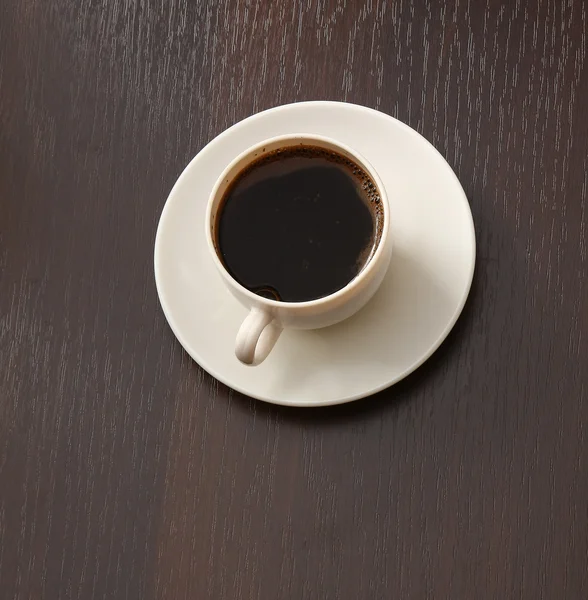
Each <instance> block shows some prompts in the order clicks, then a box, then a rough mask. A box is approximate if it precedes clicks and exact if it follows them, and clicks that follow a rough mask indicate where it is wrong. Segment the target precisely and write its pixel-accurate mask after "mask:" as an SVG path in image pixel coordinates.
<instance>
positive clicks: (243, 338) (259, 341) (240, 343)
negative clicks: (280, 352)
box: [235, 308, 282, 365]
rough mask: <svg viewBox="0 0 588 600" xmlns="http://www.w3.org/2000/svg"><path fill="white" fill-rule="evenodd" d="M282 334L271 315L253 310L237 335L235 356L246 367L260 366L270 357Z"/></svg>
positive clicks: (258, 309)
mask: <svg viewBox="0 0 588 600" xmlns="http://www.w3.org/2000/svg"><path fill="white" fill-rule="evenodd" d="M281 333H282V328H281V327H280V326H279V325H277V324H276V322H275V321H274V318H273V317H272V315H271V314H270V313H268V312H267V311H265V310H262V309H260V308H252V309H251V312H250V313H249V314H248V315H247V316H246V317H245V320H244V321H243V323H242V325H241V328H240V329H239V333H237V341H236V343H235V355H236V356H237V358H238V359H239V360H240V361H241V362H242V363H243V364H245V365H258V364H259V363H261V362H263V361H264V360H265V359H266V358H267V357H268V354H269V353H270V352H271V350H272V348H273V347H274V344H275V343H276V342H277V340H278V338H279V337H280V334H281Z"/></svg>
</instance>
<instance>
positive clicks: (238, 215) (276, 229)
mask: <svg viewBox="0 0 588 600" xmlns="http://www.w3.org/2000/svg"><path fill="white" fill-rule="evenodd" d="M382 221H383V213H382V206H381V201H380V197H379V195H378V192H377V189H376V186H375V184H374V182H373V181H372V180H371V178H370V177H369V176H368V175H367V174H366V173H365V171H364V170H363V169H362V168H360V167H359V166H358V165H356V164H355V163H353V162H351V161H349V160H348V159H347V158H345V157H344V156H341V155H340V154H337V153H333V152H330V151H326V150H323V149H321V148H317V147H313V146H296V147H294V148H288V149H283V150H276V151H274V152H272V153H270V154H268V155H265V156H264V157H262V158H260V159H258V160H257V161H254V162H253V163H251V164H250V165H249V166H248V167H247V168H246V169H245V170H244V171H242V172H241V173H240V174H239V175H238V176H237V177H236V179H235V181H234V182H233V183H232V184H231V186H230V188H229V189H228V190H227V192H226V193H225V196H224V198H223V199H222V201H221V203H220V209H219V212H218V216H217V221H216V244H217V250H218V253H219V255H220V257H221V260H222V261H223V263H224V265H225V267H226V269H227V271H228V272H229V273H230V274H231V275H232V277H233V278H234V279H236V280H237V281H238V282H239V283H240V284H241V285H243V286H244V287H246V288H247V289H248V290H251V291H252V292H255V293H256V294H259V295H260V296H265V297H267V298H272V299H275V300H282V301H284V302H304V301H306V300H315V299H317V298H322V297H323V296H327V295H329V294H332V293H333V292H336V291H337V290H340V289H341V288H343V287H345V286H346V285H347V284H348V283H349V282H350V281H351V280H352V279H353V278H354V277H355V276H356V275H357V274H358V273H359V272H360V271H361V270H362V268H363V267H364V265H365V264H366V262H367V261H369V259H370V258H371V255H372V253H373V251H374V250H375V248H376V246H377V244H378V242H379V238H380V234H381V229H382Z"/></svg>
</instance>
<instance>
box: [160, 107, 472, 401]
mask: <svg viewBox="0 0 588 600" xmlns="http://www.w3.org/2000/svg"><path fill="white" fill-rule="evenodd" d="M333 105H336V106H337V108H338V109H343V110H349V111H359V112H363V113H371V114H373V113H376V114H377V115H378V118H383V119H386V120H388V119H390V120H392V121H394V124H395V126H397V127H399V128H400V129H403V130H404V131H405V132H406V133H408V134H409V135H412V136H413V137H414V136H416V137H417V138H418V141H419V142H424V143H425V144H426V146H428V147H429V148H430V149H432V150H434V154H435V155H437V158H440V159H441V160H442V161H443V163H444V164H445V167H446V168H447V169H448V170H449V172H450V173H451V176H452V177H453V179H454V181H455V183H456V184H457V188H458V189H459V191H460V198H461V201H462V202H463V203H464V205H465V208H466V214H467V217H468V218H467V225H468V227H467V229H468V231H467V233H466V231H465V228H464V236H465V235H466V234H469V238H470V239H469V245H470V248H471V260H470V264H469V269H468V273H467V283H466V285H465V287H464V290H463V293H462V296H461V298H460V301H459V303H458V304H457V306H456V309H455V311H454V312H453V315H452V317H451V319H449V320H448V322H447V324H446V326H445V327H444V328H443V330H442V331H441V333H440V334H439V335H438V337H437V339H436V340H435V342H434V343H431V344H430V346H429V349H428V350H427V352H425V353H423V355H422V356H421V357H420V359H419V360H417V361H415V362H414V363H413V364H412V365H411V366H410V367H409V368H408V369H406V370H404V371H403V372H402V373H400V374H398V375H397V376H396V377H394V378H392V379H390V380H389V381H386V382H384V383H382V384H379V385H376V386H374V387H370V388H369V389H366V390H363V391H361V392H358V393H355V394H351V395H348V396H340V397H336V398H331V399H327V400H318V401H317V400H309V401H306V400H294V401H292V400H288V399H285V400H283V399H280V398H279V397H278V398H276V397H275V396H266V395H264V394H259V393H256V392H254V391H251V390H246V389H244V388H243V387H242V386H240V385H238V384H237V385H235V383H234V382H231V381H230V380H229V378H227V377H225V376H223V375H222V374H220V373H218V371H217V370H216V369H214V368H210V367H209V366H205V365H207V361H206V360H203V359H202V357H201V355H200V354H199V353H197V352H196V351H195V350H194V348H193V347H192V345H191V344H190V343H188V341H187V340H186V339H185V337H184V336H183V335H182V333H181V331H180V328H179V327H177V326H176V323H175V321H174V318H173V316H172V312H173V311H172V309H171V308H170V307H169V304H168V300H167V298H166V294H165V292H164V290H163V287H164V286H163V284H162V275H161V268H160V258H159V253H160V250H159V248H160V246H161V245H160V237H161V235H163V234H162V233H161V232H162V231H163V229H164V227H165V221H166V220H167V218H168V214H169V212H170V210H171V207H172V205H173V202H174V198H175V196H176V195H177V193H178V189H179V188H180V187H182V186H183V183H184V179H186V178H187V177H188V176H189V173H190V171H191V170H192V168H193V165H194V163H195V162H196V161H197V160H199V159H200V158H201V155H202V154H203V153H205V152H206V151H207V150H208V148H209V146H211V145H212V144H216V143H218V142H219V141H220V142H222V141H223V140H224V139H225V138H226V137H228V136H231V135H234V132H235V131H236V130H238V129H240V128H242V127H246V126H248V125H249V124H250V123H252V122H255V121H256V120H258V119H261V118H263V117H264V116H265V115H267V114H268V113H277V112H282V111H286V110H288V109H290V108H292V107H300V108H302V109H303V110H304V109H309V110H311V109H312V108H314V107H319V106H333ZM357 116H358V115H356V118H357ZM366 155H367V153H366ZM366 157H367V159H368V160H369V155H367V156H366ZM456 191H457V190H456ZM475 265H476V234H475V226H474V220H473V215H472V212H471V207H470V205H469V202H468V199H467V196H466V194H465V191H464V189H463V187H462V185H461V182H460V181H459V179H458V177H457V175H456V174H455V172H454V170H453V169H452V168H451V166H450V165H449V163H448V162H447V161H446V160H445V158H444V157H443V155H442V154H441V153H440V152H439V151H438V150H437V148H435V146H433V144H431V142H429V140H427V139H426V138H425V137H424V136H422V135H421V134H420V133H419V132H418V131H416V130H415V129H413V128H412V127H410V126H408V125H407V124H405V123H403V122H402V121H399V120H398V119H396V118H395V117H393V116H391V115H388V114H386V113H384V112H381V111H379V110H375V109H373V108H369V107H366V106H362V105H360V104H353V103H349V102H341V101H330V100H310V101H305V102H292V103H288V104H282V105H278V106H274V107H272V108H268V109H266V110H263V111H261V112H258V113H255V114H253V115H251V116H249V117H247V118H245V119H243V120H241V121H238V122H237V123H235V124H233V125H231V126H230V127H228V128H227V129H225V130H224V131H223V132H221V133H220V134H219V135H217V136H215V137H214V138H213V139H211V140H210V141H209V142H208V143H207V144H206V145H205V146H204V147H203V148H202V149H201V150H200V151H199V152H198V153H197V154H196V155H195V156H194V157H193V158H192V159H191V160H190V162H189V163H188V164H187V165H186V167H185V168H184V169H183V171H182V173H181V174H180V176H179V177H178V179H177V180H176V182H175V183H174V185H173V187H172V189H171V190H170V192H169V194H168V197H167V199H166V201H165V204H164V207H163V209H162V212H161V215H160V218H159V221H158V224H157V232H156V235H155V252H154V274H155V284H156V289H157V295H158V297H159V302H160V304H161V307H162V310H163V313H164V315H165V318H166V320H167V322H168V325H169V327H170V329H171V330H172V332H173V334H174V335H175V337H176V338H177V340H178V341H179V342H180V344H181V346H182V348H183V349H184V350H185V351H186V352H187V353H188V354H189V356H190V357H191V358H192V359H193V360H194V361H195V362H196V363H197V364H198V365H199V366H200V367H201V368H202V369H203V370H205V371H206V372H207V373H209V374H210V375H211V376H213V377H214V378H215V379H217V380H218V381H219V382H220V383H222V384H223V385H226V386H227V387H228V388H229V389H230V390H234V391H236V392H238V393H240V394H243V395H245V396H247V397H249V398H254V399H256V400H261V401H263V402H267V403H269V404H276V405H281V406H292V407H308V408H312V407H321V406H334V405H337V404H345V403H347V402H353V401H355V400H360V399H362V398H366V397H368V396H372V395H374V394H377V393H379V392H381V391H383V390H385V389H388V388H389V387H391V386H393V385H395V384H396V383H398V382H399V381H401V380H402V379H404V378H405V377H407V376H408V375H410V374H411V373H413V372H414V371H415V370H416V369H418V368H419V367H420V366H421V365H422V364H423V363H425V362H426V361H427V360H428V359H429V358H430V357H431V356H432V355H433V354H434V353H435V352H436V351H437V350H438V349H439V347H440V346H441V344H442V343H443V342H444V341H445V339H446V338H447V336H448V335H449V333H450V332H451V330H452V329H453V327H454V326H455V323H456V322H457V320H458V319H459V317H460V315H461V313H462V312H463V309H464V306H465V304H466V302H467V299H468V297H469V294H470V291H471V286H472V282H473V277H474V272H475ZM235 301H236V300H235ZM250 368H256V367H250Z"/></svg>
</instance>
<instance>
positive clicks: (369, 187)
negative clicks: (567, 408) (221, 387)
mask: <svg viewBox="0 0 588 600" xmlns="http://www.w3.org/2000/svg"><path fill="white" fill-rule="evenodd" d="M304 153H306V154H304ZM303 155H304V156H305V157H306V158H308V157H310V162H309V163H308V164H311V163H312V162H313V161H312V159H313V157H316V158H317V161H318V159H319V158H320V160H322V161H323V162H322V163H321V164H324V161H325V160H327V161H331V162H333V163H334V164H335V165H337V167H338V168H339V171H341V170H345V169H346V170H347V171H346V172H347V173H348V175H349V177H348V178H351V179H352V180H353V178H354V177H355V178H356V179H357V183H358V186H357V189H358V191H357V193H358V194H363V195H364V196H365V198H364V199H365V201H366V202H367V204H369V206H368V208H369V210H370V211H371V213H370V215H371V217H370V218H372V219H373V220H372V223H373V225H372V226H373V240H372V241H371V242H370V243H371V244H372V245H371V246H370V247H369V249H368V250H369V251H368V252H366V251H362V252H363V254H362V261H363V262H362V264H361V265H360V266H359V267H358V272H357V273H355V274H353V276H352V277H350V279H349V281H347V282H346V283H344V285H342V286H341V287H339V288H338V289H336V290H334V291H332V292H330V293H326V294H325V295H321V297H318V298H313V299H303V300H301V301H300V300H296V301H291V300H290V299H282V298H281V297H280V296H276V297H268V294H267V293H266V292H265V291H263V290H262V291H259V290H254V288H251V287H250V286H249V287H248V286H247V282H244V281H239V280H238V276H237V274H236V272H235V269H234V268H233V265H231V264H229V262H228V258H227V252H224V251H223V250H224V249H223V247H222V242H223V238H222V236H221V234H222V232H223V229H222V222H221V219H222V218H223V211H228V206H229V205H228V202H229V200H227V198H229V197H230V194H232V193H233V192H232V190H234V189H235V186H236V185H238V184H239V182H240V181H241V180H242V178H243V177H244V175H243V174H244V173H252V172H253V171H254V170H255V169H256V168H258V166H259V165H267V164H270V163H273V162H280V161H284V160H285V159H286V158H287V157H290V158H292V157H293V158H296V157H298V156H303ZM284 164H286V163H284ZM317 164H318V162H317ZM286 170H287V169H286ZM285 176H288V174H286V175H285ZM331 176H332V177H337V176H339V177H340V178H342V177H345V174H343V175H341V174H339V175H337V173H335V174H331V173H329V177H331ZM305 177H306V175H305ZM307 179H308V178H307ZM268 181H269V180H268ZM293 181H294V184H296V180H293ZM334 181H335V180H334ZM299 183H300V185H303V186H304V189H305V190H308V189H309V186H311V185H312V184H311V183H309V181H304V182H299ZM319 183H320V185H323V183H322V182H319ZM271 184H272V185H274V187H273V188H271V189H272V190H274V189H277V188H275V181H274V180H273V179H272V180H271ZM343 184H345V182H343ZM343 184H341V185H343ZM288 185H290V184H288ZM317 185H319V184H317ZM328 185H331V183H329V184H328ZM332 185H337V186H338V185H339V181H338V180H337V181H335V183H334V184H332ZM346 185H348V184H346ZM348 187H349V186H348ZM249 189H253V188H249ZM268 189H269V188H267V186H266V188H260V187H259V185H258V187H257V188H255V190H256V191H255V192H254V193H255V194H262V193H265V192H267V190H268ZM337 189H338V190H340V189H347V188H337ZM252 193H253V192H252ZM267 193H269V192H267ZM272 193H273V192H272ZM292 193H294V192H292ZM337 193H338V194H339V196H337V198H339V197H341V198H343V197H344V194H345V193H346V192H341V191H338V192H337ZM320 195H321V194H320V193H319V192H317V194H316V196H317V197H318V196H320ZM327 195H328V194H327ZM324 196H325V194H323V195H322V197H324ZM337 198H336V199H334V200H333V201H336V200H337ZM254 200H255V198H254ZM270 200H271V199H270ZM299 200H300V195H299V196H296V201H297V202H298V201H299ZM277 201H278V200H277V198H276V202H277ZM314 201H315V202H316V199H315V200H314ZM235 202H240V200H239V199H238V198H237V199H236V200H235ZM242 202H244V201H242ZM281 202H285V200H284V199H283V198H282V199H281ZM225 205H226V207H227V208H226V209H225ZM276 206H277V205H276ZM281 206H284V205H281ZM334 206H335V210H336V209H337V206H338V204H335V205H334ZM238 208H239V209H240V210H241V211H243V210H245V211H247V210H248V207H247V206H246V205H245V204H241V205H240V206H239V207H238ZM284 208H285V210H286V213H285V214H287V215H291V214H292V213H291V211H292V210H294V208H292V206H290V205H287V206H285V207H284ZM272 210H273V209H272ZM276 210H277V209H276ZM288 210H289V211H290V212H287V211H288ZM358 210H360V209H359V208H358ZM364 212H365V211H364ZM236 214H238V213H236ZM240 214H241V215H242V214H243V212H241V213H240ZM245 214H248V213H245ZM362 214H363V213H362ZM374 215H375V216H374ZM327 216H330V215H327ZM335 217H337V215H334V216H333V217H332V218H331V219H330V221H325V223H328V225H325V227H327V226H328V227H331V225H332V223H335V222H337V225H338V224H339V222H338V221H340V219H339V220H338V219H335ZM227 218H228V217H227ZM284 218H285V219H286V217H284ZM288 218H289V219H290V221H291V228H295V227H296V226H297V225H296V223H297V221H296V219H295V218H291V217H288ZM364 221H365V219H364ZM360 222H361V223H363V221H361V219H358V218H357V217H356V216H353V217H352V218H351V221H350V223H351V227H352V229H349V228H348V229H347V230H346V232H347V233H346V234H345V236H344V237H342V238H341V239H344V240H347V239H349V240H353V239H355V237H358V236H355V235H354V233H355V232H354V230H353V226H354V225H353V224H354V223H358V227H359V223H360ZM238 225H239V227H240V228H243V227H246V226H247V225H246V222H244V221H243V218H242V217H241V222H239V223H238ZM343 225H344V223H343ZM319 226H320V224H319ZM205 227H206V240H207V245H208V249H209V252H210V254H211V256H212V260H213V261H214V263H215V265H216V268H217V270H218V272H219V274H220V276H221V278H222V280H223V281H224V283H225V285H226V286H227V288H228V289H229V291H230V292H231V293H232V295H233V296H234V297H235V298H236V299H237V301H239V302H240V303H241V304H242V305H243V306H244V307H245V308H247V309H249V314H248V315H247V316H246V317H245V320H244V321H243V323H242V325H241V327H240V329H239V330H238V331H237V332H236V341H235V355H236V357H237V359H238V360H240V361H241V362H242V363H243V364H246V365H258V364H259V363H261V362H262V361H263V360H265V359H266V358H267V356H268V355H269V353H270V352H271V350H272V348H273V346H274V344H275V343H276V341H277V339H278V338H279V336H280V334H281V333H282V331H283V330H284V329H286V328H292V329H318V328H322V327H327V326H330V325H334V324H335V323H339V322H341V321H343V320H345V319H347V318H349V317H351V316H352V315H353V314H355V313H356V312H357V311H358V310H360V309H361V308H362V307H363V306H364V305H365V304H366V303H367V302H368V301H369V300H370V299H371V297H372V296H373V295H374V294H375V292H376V290H377V289H378V287H379V286H380V284H381V283H382V280H383V279H384V276H385V274H386V271H387V269H388V266H389V263H390V255H391V251H392V240H391V237H390V209H389V204H388V200H387V196H386V190H385V189H384V186H383V184H382V181H381V180H380V177H379V176H378V174H377V172H376V171H375V170H374V168H373V167H372V166H371V165H370V164H369V162H368V161H367V160H366V159H365V158H364V157H363V156H362V155H361V154H360V153H359V152H357V151H356V150H353V149H351V148H349V147H348V146H347V145H345V144H343V143H341V142H338V141H336V140H334V139H331V138H327V137H324V136H319V135H313V134H295V135H285V136H278V137H273V138H270V139H267V140H264V141H262V142H260V143H258V144H255V145H254V146H252V147H250V148H248V149H247V150H245V151H244V152H242V153H241V154H239V156H237V157H236V158H235V159H234V160H233V161H232V162H231V163H230V164H229V165H228V166H227V167H226V168H225V170H224V171H223V172H222V174H221V175H220V176H219V178H218V180H217V181H216V184H215V185H214V188H213V189H212V192H211V194H210V197H209V201H208V206H207V212H206V222H205ZM332 227H335V225H332ZM288 231H290V230H288ZM334 231H337V230H336V229H335V230H334ZM294 233H295V231H294V232H292V235H293V234H294ZM252 235H253V237H250V238H247V237H246V236H245V235H244V237H243V239H240V240H239V242H240V243H241V244H242V245H241V250H243V248H245V249H246V248H247V244H248V243H257V240H258V237H259V236H258V235H257V237H256V236H255V235H254V234H252ZM289 235H290V233H289ZM333 235H334V234H333ZM318 237H319V238H320V235H319V236H318ZM364 237H365V236H364ZM247 239H249V240H252V241H250V242H247ZM293 239H294V238H293ZM358 239H359V238H358ZM370 239H371V238H370ZM319 242H320V240H319ZM285 243H286V242H285ZM308 243H313V240H308ZM349 243H351V241H350V242H349ZM243 244H244V246H243ZM324 245H325V247H326V246H328V244H326V243H325V244H324ZM313 248H316V246H313ZM366 248H367V246H366ZM265 251H266V252H268V253H272V252H274V251H275V250H274V249H273V248H270V247H268V248H267V249H266V250H265ZM313 251H315V250H313ZM329 251H330V250H329ZM240 255H241V256H239V259H240V260H245V262H246V261H247V260H248V258H247V257H248V256H249V254H248V253H247V252H244V251H241V252H240ZM340 255H341V253H340V252H339V253H335V254H333V253H332V252H331V254H328V252H327V251H325V252H323V253H320V254H319V256H320V258H321V260H323V261H327V262H326V263H325V264H324V265H322V268H323V269H324V268H325V267H326V268H327V270H326V271H325V270H323V271H322V272H324V273H328V277H327V278H326V279H330V278H331V270H329V263H328V260H329V257H333V260H335V257H339V256H340ZM251 260H253V259H251ZM257 260H259V259H257ZM303 262H305V263H308V262H309V263H310V264H303V265H302V267H301V268H305V269H307V270H310V271H311V272H312V268H313V264H312V261H303ZM245 266H247V265H245ZM253 266H255V265H253ZM335 267H337V268H335ZM337 269H338V265H333V269H332V272H333V273H334V272H337V273H338V272H339V271H338V270H337ZM339 270H340V269H339ZM319 272H321V271H317V273H319ZM280 277H286V278H287V277H288V269H287V268H284V269H282V270H281V271H280ZM315 280H317V281H318V285H319V287H320V285H321V284H322V283H323V282H322V281H320V280H318V279H317V277H315ZM343 281H344V280H343ZM327 283H328V282H327ZM335 284H336V282H333V285H335ZM256 291H257V293H256ZM323 293H324V290H323Z"/></svg>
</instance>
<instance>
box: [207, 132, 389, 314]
mask: <svg viewBox="0 0 588 600" xmlns="http://www.w3.org/2000/svg"><path fill="white" fill-rule="evenodd" d="M298 139H300V140H303V143H304V142H305V141H308V142H310V143H312V142H313V141H317V142H322V143H323V144H328V145H331V146H334V147H335V148H340V149H341V150H343V151H344V152H346V153H347V154H349V155H350V156H352V157H353V159H354V160H356V161H357V162H358V163H359V164H360V165H361V166H362V167H363V168H364V169H365V170H366V171H367V172H368V175H369V176H370V177H371V178H372V179H373V181H374V183H375V184H376V187H377V189H378V191H379V195H380V200H381V202H382V206H383V210H384V223H383V226H382V233H381V236H380V241H379V243H378V246H377V248H376V251H375V252H374V254H373V256H372V257H371V259H370V261H369V262H368V264H367V265H366V266H365V267H364V268H363V269H362V270H361V271H360V272H359V273H358V274H357V275H356V276H355V277H354V278H353V279H352V280H351V281H349V282H348V283H347V284H346V285H345V286H343V287H342V288H340V289H338V290H337V291H336V292H333V293H332V294H329V295H328V296H322V297H321V298H315V299H314V300H304V301H302V302H284V301H283V300H272V299H270V298H265V297H264V296H259V295H258V294H255V293H254V292H252V291H251V290H248V289H247V288H246V287H245V286H243V285H241V284H240V283H239V282H238V281H237V280H236V279H235V278H234V277H233V276H232V275H231V274H230V273H229V272H228V271H227V269H226V267H225V265H224V264H223V262H222V260H221V259H220V257H219V256H218V253H217V249H216V245H215V243H214V240H213V239H212V229H213V228H212V223H211V221H212V210H213V205H214V204H215V200H216V197H217V195H218V190H219V188H220V187H221V185H222V182H223V181H224V180H225V179H226V178H227V176H228V174H229V173H230V172H231V171H232V170H233V169H234V168H235V167H236V166H237V165H238V164H239V163H240V162H242V161H243V160H245V159H246V158H247V157H248V156H251V155H253V154H255V153H256V152H259V151H260V150H262V149H264V148H265V147H266V146H268V145H270V144H276V143H278V144H279V143H280V142H287V141H292V140H298ZM251 158H253V156H252V157H251ZM205 227H206V242H207V245H208V249H209V250H210V253H211V254H212V258H213V261H214V262H215V264H216V267H217V269H218V270H219V272H220V273H221V275H222V276H223V278H224V279H225V281H226V282H227V283H228V285H230V286H233V287H235V288H237V289H238V290H239V292H240V293H241V294H244V295H245V296H246V297H248V298H249V299H250V300H251V301H252V302H255V303H257V305H263V306H265V307H267V308H270V309H271V308H274V309H275V308H281V309H284V308H292V309H297V308H306V307H317V306H322V305H325V304H328V303H330V302H333V301H334V300H337V299H340V298H342V297H343V296H345V295H347V294H349V293H351V292H353V290H355V288H357V287H359V286H360V285H361V283H362V281H364V280H365V279H366V278H367V277H368V276H369V274H370V273H371V272H372V271H373V270H374V269H375V265H376V263H377V262H378V261H379V260H381V258H382V256H383V254H384V252H385V250H384V247H385V246H386V240H387V238H388V235H389V230H390V206H389V204H388V196H387V193H386V189H385V188H384V184H383V183H382V180H381V179H380V176H379V175H378V173H377V171H376V170H375V169H374V167H373V166H372V165H371V163H370V162H369V161H368V160H367V159H366V158H365V157H364V156H363V155H362V154H361V153H359V152H357V151H356V150H353V149H352V148H350V147H349V146H347V145H346V144H344V143H342V142H339V141H338V140H335V139H333V138H331V137H328V136H324V135H318V134H314V133H294V134H285V135H278V136H273V137H270V138H266V139H264V140H262V141H261V142H259V143H256V144H253V145H252V146H249V147H248V148H247V149H246V150H244V151H243V152H240V153H239V154H238V155H237V156H236V157H235V158H233V160H231V162H230V163H229V164H228V165H227V166H226V167H225V168H224V169H223V171H222V173H221V174H220V175H219V177H218V178H217V180H216V182H215V184H214V186H213V188H212V191H211V192H210V195H209V198H208V204H207V207H206V219H205Z"/></svg>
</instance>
